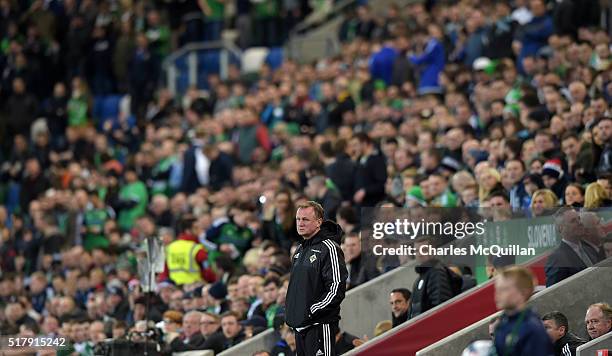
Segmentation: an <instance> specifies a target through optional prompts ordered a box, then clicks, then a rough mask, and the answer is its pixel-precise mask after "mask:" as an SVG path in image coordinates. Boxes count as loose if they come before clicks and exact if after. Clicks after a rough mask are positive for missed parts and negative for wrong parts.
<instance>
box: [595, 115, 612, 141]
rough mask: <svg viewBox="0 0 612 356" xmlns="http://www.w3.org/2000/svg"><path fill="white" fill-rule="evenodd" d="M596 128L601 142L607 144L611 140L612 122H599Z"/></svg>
mask: <svg viewBox="0 0 612 356" xmlns="http://www.w3.org/2000/svg"><path fill="white" fill-rule="evenodd" d="M597 128H598V129H599V137H600V138H601V141H602V142H604V143H605V142H608V141H609V140H610V139H611V138H612V120H602V121H600V122H599V124H598V125H597Z"/></svg>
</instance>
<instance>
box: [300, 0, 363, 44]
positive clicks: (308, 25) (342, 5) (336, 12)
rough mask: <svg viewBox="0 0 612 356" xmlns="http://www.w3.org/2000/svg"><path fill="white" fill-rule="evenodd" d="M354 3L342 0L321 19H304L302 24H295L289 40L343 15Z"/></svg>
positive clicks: (354, 1) (353, 0) (351, 0)
mask: <svg viewBox="0 0 612 356" xmlns="http://www.w3.org/2000/svg"><path fill="white" fill-rule="evenodd" d="M356 2H357V1H356V0H342V1H340V2H339V3H337V4H335V5H334V6H333V8H332V9H331V10H330V11H329V13H327V14H326V15H325V16H324V17H323V18H321V19H317V20H316V21H308V19H304V20H303V21H302V22H300V23H299V24H297V25H296V26H295V27H294V28H293V30H291V33H290V34H289V38H291V37H293V36H296V35H298V34H300V33H302V32H304V31H306V30H310V29H312V28H316V27H318V26H320V25H321V24H324V23H325V22H327V21H329V20H330V19H332V18H334V17H336V16H343V15H344V14H343V13H342V11H343V10H345V9H346V8H347V7H349V6H352V5H354V4H355V3H356Z"/></svg>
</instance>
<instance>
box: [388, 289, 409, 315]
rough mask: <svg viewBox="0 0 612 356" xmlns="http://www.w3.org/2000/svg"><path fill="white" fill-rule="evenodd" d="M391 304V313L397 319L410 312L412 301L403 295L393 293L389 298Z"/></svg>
mask: <svg viewBox="0 0 612 356" xmlns="http://www.w3.org/2000/svg"><path fill="white" fill-rule="evenodd" d="M389 304H391V312H392V313H393V316H395V317H396V318H397V317H399V316H400V315H402V314H404V313H406V312H407V311H408V307H409V306H410V300H406V298H404V295H403V294H402V293H397V292H396V293H391V295H390V297H389Z"/></svg>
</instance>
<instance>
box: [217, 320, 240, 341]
mask: <svg viewBox="0 0 612 356" xmlns="http://www.w3.org/2000/svg"><path fill="white" fill-rule="evenodd" d="M221 328H222V329H223V335H225V337H226V338H228V339H231V338H233V337H235V336H236V335H238V333H240V324H238V320H237V319H236V317H234V316H226V317H225V318H223V319H222V320H221Z"/></svg>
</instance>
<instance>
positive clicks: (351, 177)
mask: <svg viewBox="0 0 612 356" xmlns="http://www.w3.org/2000/svg"><path fill="white" fill-rule="evenodd" d="M356 169H357V167H356V165H355V162H353V161H352V160H351V158H350V157H349V156H348V155H347V154H346V153H340V154H338V155H337V156H336V161H335V162H334V163H332V164H330V165H329V166H327V167H325V175H327V176H328V177H329V179H331V180H332V181H333V182H334V183H335V184H336V186H337V187H338V189H339V190H340V193H341V194H342V199H343V200H353V194H355V172H356Z"/></svg>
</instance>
